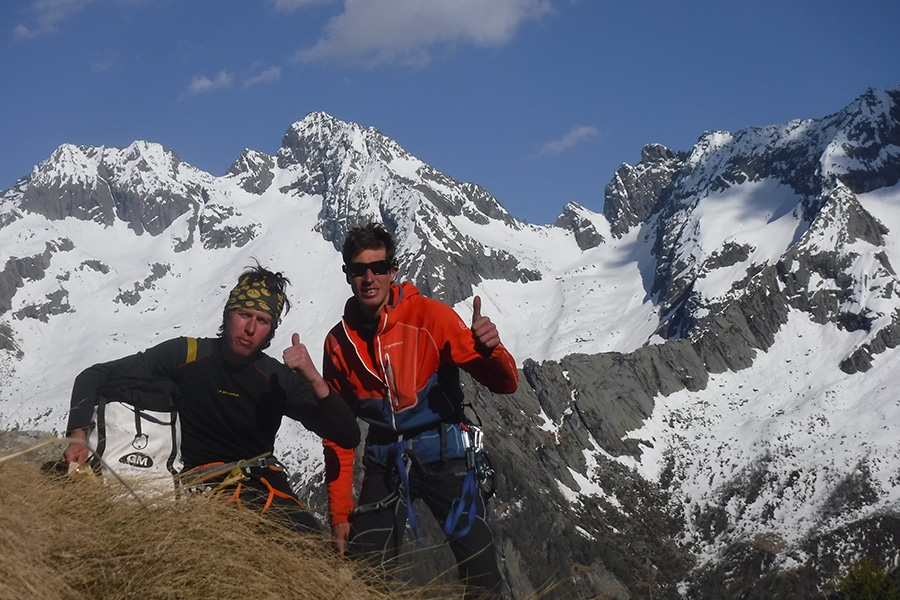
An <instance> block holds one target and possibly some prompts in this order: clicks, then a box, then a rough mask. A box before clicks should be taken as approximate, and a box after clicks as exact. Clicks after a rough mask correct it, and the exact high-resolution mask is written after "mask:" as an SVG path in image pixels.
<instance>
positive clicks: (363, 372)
mask: <svg viewBox="0 0 900 600" xmlns="http://www.w3.org/2000/svg"><path fill="white" fill-rule="evenodd" d="M395 254H396V244H395V241H394V238H393V236H392V235H391V233H390V232H389V231H388V230H387V229H386V228H385V227H384V226H382V225H380V224H368V225H366V226H363V227H358V228H355V229H352V230H351V231H350V232H348V234H347V237H346V239H345V241H344V244H343V248H342V255H343V259H344V267H343V270H344V273H345V274H346V278H347V283H349V284H350V288H351V290H352V292H353V296H352V297H351V298H350V299H349V300H348V301H347V303H346V306H345V308H344V316H343V319H342V320H341V322H340V323H338V324H337V325H335V327H334V328H333V329H332V330H331V332H330V333H329V334H328V336H327V338H326V340H325V355H324V361H323V368H322V374H323V376H324V377H325V379H326V380H327V381H328V383H329V384H330V385H331V386H332V387H333V388H335V389H336V390H337V391H338V392H339V393H340V395H341V396H342V397H343V398H344V400H346V401H347V403H348V404H349V405H350V407H351V408H352V409H353V411H354V413H355V414H356V415H357V416H358V417H359V418H361V419H362V420H363V421H366V422H367V423H368V424H369V431H368V436H367V438H366V446H365V459H364V464H365V466H366V470H365V474H364V477H363V483H362V489H361V492H360V496H359V500H358V502H357V506H356V508H355V509H354V504H353V498H352V485H353V466H354V451H352V450H347V449H346V448H342V447H341V446H340V445H339V444H335V443H334V442H333V440H328V439H326V440H325V442H324V444H325V469H326V481H327V483H328V495H329V504H330V512H331V519H332V521H331V522H332V533H333V535H334V539H335V543H336V545H337V547H338V550H339V551H340V552H341V553H343V552H344V551H345V550H346V551H348V552H349V553H351V554H353V555H356V556H363V557H365V558H367V559H368V560H370V561H371V562H372V563H373V564H375V565H380V566H381V567H382V568H384V570H385V572H391V571H393V570H394V569H395V568H396V563H395V562H394V561H395V560H396V559H397V557H398V555H399V552H400V545H401V543H402V541H403V540H402V537H403V529H404V527H405V525H406V523H407V520H411V519H414V518H415V514H414V512H413V511H412V507H411V504H410V503H411V501H412V500H414V499H416V498H421V499H422V500H423V501H424V503H425V504H426V505H427V506H428V508H429V510H430V511H431V513H432V514H433V515H434V516H435V517H436V518H437V519H438V521H439V522H440V523H441V525H442V526H443V527H444V528H445V532H446V533H447V536H448V540H449V544H450V547H451V549H452V550H453V553H454V556H455V558H456V561H457V568H458V570H459V577H460V580H461V581H462V582H463V583H464V585H465V586H466V597H467V598H476V597H477V598H489V597H498V596H499V595H500V592H501V588H502V579H501V576H500V572H499V569H498V567H497V561H496V556H495V551H494V544H493V536H492V534H491V530H490V528H489V527H488V525H487V523H486V522H485V519H484V517H485V505H484V499H483V497H482V496H481V492H480V490H477V489H475V490H471V489H470V490H469V492H468V493H466V492H465V491H464V484H465V483H466V481H467V477H468V476H469V474H470V469H469V465H468V464H467V460H466V446H467V443H466V440H465V436H466V435H467V433H466V431H465V430H466V429H467V424H466V420H465V418H464V415H463V410H462V401H463V392H462V389H461V387H460V384H459V368H462V369H464V370H466V371H467V372H469V373H470V374H471V375H472V376H473V377H474V378H475V379H476V380H478V381H479V382H481V383H482V384H484V385H486V386H487V387H488V388H489V389H490V390H491V391H493V392H495V393H512V392H514V391H515V390H516V387H517V385H518V372H517V370H516V365H515V361H514V359H513V357H512V356H511V355H510V354H509V352H508V351H507V350H506V349H505V348H504V347H503V345H502V344H501V343H500V336H499V334H498V332H497V327H496V326H495V325H494V323H492V322H491V320H490V319H489V318H488V317H485V316H482V315H481V300H480V298H479V297H477V296H476V297H475V305H474V315H473V318H472V322H471V325H469V324H467V323H465V322H464V321H463V320H462V319H461V318H460V317H459V316H458V315H457V314H456V312H455V311H454V310H453V309H452V308H451V307H449V306H447V305H446V304H444V303H442V302H439V301H437V300H433V299H430V298H425V297H424V296H421V295H420V294H419V291H418V289H416V287H415V286H414V285H413V284H411V283H408V282H404V283H399V284H398V283H396V282H395V281H394V279H395V277H396V274H397V267H398V265H397V261H396V256H395ZM451 513H452V514H453V517H452V518H451V517H450V516H449V515H451ZM413 522H414V521H413ZM448 522H449V523H450V525H448ZM457 522H458V523H460V526H459V527H457V525H456V523H457Z"/></svg>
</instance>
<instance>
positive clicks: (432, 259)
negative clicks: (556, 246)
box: [277, 113, 541, 304]
mask: <svg viewBox="0 0 900 600" xmlns="http://www.w3.org/2000/svg"><path fill="white" fill-rule="evenodd" d="M277 164H278V166H279V168H281V169H283V170H285V171H287V172H289V173H291V177H292V179H293V183H292V184H291V185H290V186H288V187H285V188H283V190H282V191H283V192H289V191H290V192H294V191H296V192H302V193H304V194H310V195H317V196H321V197H322V198H323V202H322V212H321V213H320V221H319V223H320V225H319V227H320V231H321V232H322V235H323V237H324V238H325V239H326V240H328V241H331V242H332V243H334V246H335V248H336V249H340V247H341V245H342V244H343V241H344V236H345V235H346V233H347V231H349V230H350V229H351V228H353V227H355V226H357V225H360V224H364V223H367V222H370V221H377V222H383V223H384V224H385V225H387V226H388V228H389V229H391V231H392V232H393V233H394V234H395V236H396V238H397V241H398V245H399V248H398V257H399V258H400V262H401V265H402V271H401V272H400V276H401V277H402V278H406V279H410V280H413V281H415V282H416V283H417V285H418V286H419V288H420V289H421V290H422V292H423V293H425V294H426V295H429V296H432V297H435V298H439V299H441V300H444V301H445V302H449V303H451V304H454V303H456V302H459V301H461V300H464V299H465V298H468V297H470V296H471V295H472V286H473V284H475V283H477V282H479V281H481V280H482V279H505V280H507V281H514V282H515V281H532V280H536V279H540V277H541V275H540V273H539V272H537V271H535V270H532V269H527V268H523V267H521V266H520V265H519V264H518V260H517V259H516V258H515V257H513V256H512V255H511V254H509V253H507V252H504V251H500V250H497V249H492V248H486V247H485V246H484V245H483V244H481V243H480V242H479V241H478V240H476V239H474V238H472V237H470V236H467V235H464V234H462V233H460V232H459V230H458V228H457V227H456V226H455V225H454V224H453V221H452V217H458V216H464V217H466V218H467V219H469V220H471V221H472V222H475V223H480V224H486V223H488V222H489V221H491V220H494V221H500V222H502V223H505V224H508V225H512V226H517V225H516V222H515V220H514V219H512V217H510V215H509V214H508V213H507V212H506V210H504V209H503V207H502V206H500V204H499V203H498V202H497V201H496V200H495V199H494V198H492V197H491V196H490V195H489V194H488V193H487V192H485V191H484V190H483V189H482V188H481V187H479V186H476V185H472V184H466V183H462V182H459V181H457V180H455V179H451V178H450V177H447V176H446V175H443V174H442V173H440V172H438V171H436V170H435V169H434V168H432V167H430V166H428V165H426V164H424V163H422V162H421V161H419V160H418V159H416V158H414V157H413V156H411V155H410V154H409V153H407V152H406V151H405V150H404V149H403V148H401V147H400V146H399V145H398V144H397V143H396V142H394V141H393V140H390V139H389V138H386V137H384V135H382V134H381V133H380V132H378V131H377V130H375V129H368V130H364V129H363V128H362V127H360V126H358V125H348V124H346V123H342V122H340V121H338V120H337V119H334V118H333V117H330V116H329V115H326V114H325V113H312V114H310V115H309V116H308V117H306V118H305V119H304V120H303V121H299V122H297V123H295V124H294V125H293V126H292V127H291V128H290V129H288V131H287V133H286V134H285V136H284V140H283V141H282V147H281V149H280V150H279V151H278V155H277Z"/></svg>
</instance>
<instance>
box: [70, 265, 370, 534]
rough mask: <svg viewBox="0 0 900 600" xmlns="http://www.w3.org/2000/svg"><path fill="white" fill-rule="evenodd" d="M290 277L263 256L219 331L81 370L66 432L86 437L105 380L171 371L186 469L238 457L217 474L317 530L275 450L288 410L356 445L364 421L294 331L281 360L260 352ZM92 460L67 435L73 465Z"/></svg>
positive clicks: (243, 280) (260, 504)
mask: <svg viewBox="0 0 900 600" xmlns="http://www.w3.org/2000/svg"><path fill="white" fill-rule="evenodd" d="M288 283H289V281H288V280H287V278H285V277H283V276H282V275H281V273H273V272H271V271H269V270H267V269H265V268H263V267H261V266H260V265H259V264H257V265H256V266H255V267H250V268H248V269H247V270H245V271H244V272H243V273H242V274H241V276H240V277H239V279H238V282H237V284H236V285H235V286H234V288H233V289H232V290H231V293H230V294H229V296H228V300H227V301H226V303H225V307H224V310H223V313H222V325H221V327H220V328H219V337H217V338H187V337H177V338H173V339H170V340H168V341H164V342H162V343H160V344H157V345H156V346H153V347H152V348H148V349H147V350H144V351H143V352H138V353H137V354H133V355H131V356H126V357H124V358H120V359H118V360H114V361H111V362H106V363H99V364H96V365H93V366H91V367H88V368H87V369H85V370H84V371H82V372H81V373H80V374H79V375H78V377H76V378H75V383H74V385H73V388H72V400H71V409H70V411H69V420H68V424H67V432H68V433H67V435H68V436H69V437H73V438H80V439H81V440H85V439H87V435H88V433H89V431H90V429H91V428H92V427H93V426H94V425H95V424H94V423H92V419H93V414H94V407H95V406H96V404H97V399H98V392H99V391H100V390H101V388H102V386H104V385H107V384H109V383H111V382H115V381H116V380H120V379H121V378H123V377H126V376H134V375H135V374H137V373H140V374H141V375H142V376H147V377H150V376H153V377H167V378H169V379H171V380H172V381H174V383H175V384H177V386H178V388H179V392H180V393H179V397H178V399H177V402H176V408H177V410H178V414H179V419H180V422H181V454H182V458H183V462H184V466H185V470H187V469H191V468H194V469H202V468H206V469H207V471H210V470H211V471H213V472H215V469H216V468H218V469H219V470H221V466H222V465H223V464H224V465H234V466H236V467H237V468H238V469H240V475H238V474H237V473H235V474H234V476H231V474H230V473H228V472H225V473H222V474H221V477H218V478H217V479H215V480H214V482H215V483H218V482H219V480H220V479H225V477H230V478H231V479H232V480H235V479H239V478H241V477H242V478H243V479H242V480H241V481H240V483H239V484H238V485H239V486H240V488H241V491H240V496H239V499H240V502H241V503H242V504H243V503H247V504H251V505H255V506H256V507H257V510H262V511H265V510H267V509H269V508H270V505H271V504H272V503H274V506H272V512H276V509H275V506H278V509H279V510H278V511H277V512H279V513H280V515H281V516H282V517H283V518H284V523H285V524H286V525H287V526H289V527H291V528H292V529H297V530H321V526H320V525H319V524H318V522H317V520H316V519H315V518H314V517H313V516H312V515H311V514H310V513H309V512H308V511H307V510H306V509H304V508H302V506H301V505H300V503H299V501H298V500H297V498H296V497H295V495H294V492H293V490H292V489H291V486H290V483H289V481H288V478H287V475H286V473H285V472H284V469H283V467H282V466H281V465H280V463H279V462H278V461H277V460H276V459H274V457H272V456H271V454H272V452H273V451H274V447H275V437H276V435H277V433H278V429H279V427H280V425H281V421H282V418H283V417H285V416H286V417H288V418H291V419H294V420H298V421H300V422H301V423H303V425H304V426H305V427H306V428H307V429H309V430H311V431H313V432H315V433H316V434H318V435H320V436H322V437H328V438H329V439H330V440H333V441H334V442H335V443H336V444H337V446H338V447H344V448H351V450H350V451H351V452H352V448H354V447H356V446H357V445H358V444H359V439H360V435H359V427H358V425H357V423H356V419H355V417H354V415H353V414H352V413H351V411H350V410H349V409H348V408H347V405H346V403H345V402H344V401H343V400H342V399H341V398H340V397H339V396H338V395H337V394H336V393H335V392H334V391H333V390H332V389H331V388H330V387H329V385H328V384H327V383H326V382H325V380H324V379H323V378H322V376H321V375H320V374H319V371H318V370H317V369H316V367H315V365H314V364H313V362H312V360H311V359H310V357H309V354H308V352H307V350H306V347H305V346H304V345H303V344H301V343H300V339H299V336H298V334H296V333H295V334H294V335H293V340H292V344H291V346H290V347H289V348H287V349H286V350H285V351H284V353H283V355H282V356H283V359H284V363H281V362H280V361H278V360H276V359H275V358H272V357H270V356H268V355H267V354H265V353H264V352H263V350H264V349H265V348H267V347H268V346H269V344H270V343H271V341H272V338H273V337H274V335H275V329H276V328H277V327H278V324H279V322H280V321H281V315H282V313H283V312H284V313H287V311H288V310H289V309H290V301H289V300H288V299H287V297H286V294H285V287H286V286H287V284H288ZM192 301H193V299H192ZM260 457H263V458H260ZM88 459H89V450H88V448H87V447H86V445H85V444H84V443H77V442H76V443H72V444H70V445H69V447H68V448H66V450H65V452H64V455H63V461H64V462H65V463H67V464H70V465H71V464H72V463H75V464H76V465H83V464H86V463H87V461H88ZM250 459H256V460H255V461H253V462H252V463H251V462H250ZM240 465H243V466H240Z"/></svg>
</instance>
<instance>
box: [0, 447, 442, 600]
mask: <svg viewBox="0 0 900 600" xmlns="http://www.w3.org/2000/svg"><path fill="white" fill-rule="evenodd" d="M6 458H7V459H8V458H10V457H9V456H8V455H7V456H6ZM131 487H133V488H134V489H133V492H134V494H131V493H129V492H126V490H125V489H124V488H123V486H122V484H121V483H120V482H117V481H115V480H110V479H108V480H106V481H105V482H104V481H103V480H100V479H84V480H76V479H73V478H71V477H68V476H51V475H49V474H46V473H42V472H41V470H40V466H39V465H38V464H37V463H35V462H26V461H23V460H20V459H18V458H15V459H12V460H4V457H2V456H0V598H3V599H4V600H33V599H35V598H42V599H48V600H53V599H65V600H81V599H84V600H97V599H121V600H127V599H132V598H133V599H135V600H154V599H176V598H177V599H184V598H224V599H229V598H257V599H266V598H284V599H291V598H298V599H299V598H302V599H304V600H319V599H322V600H325V599H329V600H331V599H345V598H346V599H362V600H369V599H371V600H386V599H388V598H390V599H391V600H398V599H401V600H406V599H414V598H436V597H458V595H457V594H455V593H453V592H451V591H450V590H444V592H446V593H442V591H441V590H440V589H438V588H437V587H436V586H435V587H431V588H412V587H410V586H404V585H392V586H391V587H392V588H393V589H391V590H387V589H386V588H385V587H384V586H383V585H382V586H379V585H378V584H377V577H376V575H375V574H374V573H373V572H372V571H370V570H368V569H367V568H366V567H364V566H363V565H362V564H359V563H356V562H352V561H348V560H344V559H341V558H340V557H338V556H337V555H336V554H335V553H334V552H333V551H332V549H331V548H332V546H331V543H330V540H328V539H327V538H326V537H325V536H318V535H303V534H298V533H294V532H291V531H288V530H287V529H284V528H282V527H280V526H278V525H276V524H274V523H272V522H271V521H270V520H263V519H260V518H259V517H258V516H257V515H256V514H255V513H253V512H251V511H248V510H237V509H235V508H234V507H233V506H224V505H223V504H222V503H221V501H220V500H218V499H213V498H204V497H191V498H185V499H179V500H174V499H173V497H171V496H168V495H165V494H163V495H160V494H158V493H151V492H148V490H146V489H142V488H141V487H140V486H139V485H138V484H133V485H132V486H131Z"/></svg>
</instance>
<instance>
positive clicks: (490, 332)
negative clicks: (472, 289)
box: [472, 296, 500, 356]
mask: <svg viewBox="0 0 900 600" xmlns="http://www.w3.org/2000/svg"><path fill="white" fill-rule="evenodd" d="M472 337H473V338H475V349H476V350H478V352H479V353H480V354H483V355H484V356H490V354H491V352H493V350H494V348H496V347H497V346H499V345H500V333H499V332H498V331H497V326H496V325H494V323H493V322H492V321H491V319H490V317H485V316H483V315H482V314H481V296H475V298H474V299H473V301H472Z"/></svg>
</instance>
